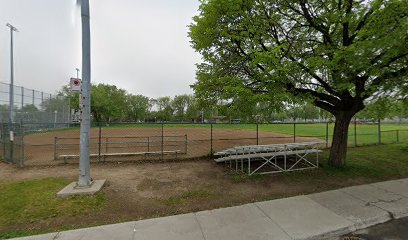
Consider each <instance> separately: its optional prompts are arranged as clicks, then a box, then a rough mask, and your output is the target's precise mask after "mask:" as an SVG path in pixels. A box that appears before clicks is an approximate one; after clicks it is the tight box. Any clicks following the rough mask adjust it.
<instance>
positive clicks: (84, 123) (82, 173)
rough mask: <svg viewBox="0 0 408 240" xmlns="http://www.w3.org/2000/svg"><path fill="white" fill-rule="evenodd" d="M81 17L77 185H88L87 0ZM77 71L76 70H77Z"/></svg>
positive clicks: (88, 27)
mask: <svg viewBox="0 0 408 240" xmlns="http://www.w3.org/2000/svg"><path fill="white" fill-rule="evenodd" d="M81 19H82V95H81V98H82V99H81V100H82V101H80V102H82V104H83V106H81V108H82V118H81V135H80V143H81V146H80V157H79V179H78V183H77V186H78V187H90V186H91V185H92V179H91V176H90V161H89V138H90V128H91V117H90V115H91V106H90V105H91V91H90V90H91V89H90V88H91V33H90V23H89V0H82V1H81ZM77 73H78V72H77Z"/></svg>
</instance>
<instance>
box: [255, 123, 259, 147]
mask: <svg viewBox="0 0 408 240" xmlns="http://www.w3.org/2000/svg"><path fill="white" fill-rule="evenodd" d="M256 145H259V125H258V123H257V124H256Z"/></svg>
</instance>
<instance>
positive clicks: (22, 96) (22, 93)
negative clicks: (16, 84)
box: [21, 87, 24, 108]
mask: <svg viewBox="0 0 408 240" xmlns="http://www.w3.org/2000/svg"><path fill="white" fill-rule="evenodd" d="M23 107H24V87H21V108H23Z"/></svg>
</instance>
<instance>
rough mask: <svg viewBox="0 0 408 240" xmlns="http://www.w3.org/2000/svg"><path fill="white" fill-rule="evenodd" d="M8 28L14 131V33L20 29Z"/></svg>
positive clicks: (11, 125) (8, 25) (10, 93)
mask: <svg viewBox="0 0 408 240" xmlns="http://www.w3.org/2000/svg"><path fill="white" fill-rule="evenodd" d="M6 26H7V27H9V28H10V40H11V42H10V92H9V105H10V106H9V124H10V131H12V130H13V122H14V113H13V106H14V42H13V33H14V32H18V29H17V28H15V27H14V26H13V25H11V24H10V23H7V24H6Z"/></svg>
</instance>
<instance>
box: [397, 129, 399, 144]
mask: <svg viewBox="0 0 408 240" xmlns="http://www.w3.org/2000/svg"><path fill="white" fill-rule="evenodd" d="M397 143H399V130H397Z"/></svg>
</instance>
